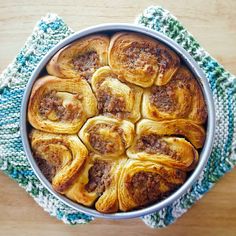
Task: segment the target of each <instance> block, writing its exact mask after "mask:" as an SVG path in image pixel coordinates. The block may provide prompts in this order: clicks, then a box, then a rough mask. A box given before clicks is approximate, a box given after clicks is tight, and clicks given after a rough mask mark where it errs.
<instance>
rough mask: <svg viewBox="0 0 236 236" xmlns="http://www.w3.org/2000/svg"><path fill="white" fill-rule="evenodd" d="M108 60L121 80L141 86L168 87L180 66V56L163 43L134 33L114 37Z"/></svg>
mask: <svg viewBox="0 0 236 236" xmlns="http://www.w3.org/2000/svg"><path fill="white" fill-rule="evenodd" d="M108 61H109V65H110V67H111V68H112V70H113V71H114V72H115V73H116V74H118V75H119V76H120V78H121V79H123V80H125V81H128V82H130V83H133V84H136V85H139V86H141V87H150V86H151V85H152V84H153V83H155V84H157V85H163V84H166V83H167V82H168V81H169V80H170V79H171V77H172V76H173V74H174V73H175V71H176V70H177V69H178V67H179V63H180V61H179V58H178V56H177V55H176V54H175V53H174V52H173V51H172V50H171V49H169V48H167V47H166V46H164V45H163V44H161V43H160V42H158V41H156V40H154V39H152V38H150V37H147V36H143V35H140V34H136V33H130V32H122V33H117V34H114V35H113V36H112V38H111V42H110V46H109V52H108Z"/></svg>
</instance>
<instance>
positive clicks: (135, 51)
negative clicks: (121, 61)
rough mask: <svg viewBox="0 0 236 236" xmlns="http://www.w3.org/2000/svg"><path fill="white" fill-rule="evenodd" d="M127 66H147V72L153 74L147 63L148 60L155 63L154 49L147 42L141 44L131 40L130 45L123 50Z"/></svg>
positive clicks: (131, 67) (150, 66) (132, 67)
mask: <svg viewBox="0 0 236 236" xmlns="http://www.w3.org/2000/svg"><path fill="white" fill-rule="evenodd" d="M124 52H125V55H126V57H127V58H126V61H127V67H128V68H130V69H135V68H144V67H146V68H147V72H148V73H149V74H153V73H154V70H153V67H152V65H149V63H148V62H149V61H150V60H152V61H153V62H156V63H157V57H156V53H157V51H156V49H155V48H153V47H151V46H150V44H149V43H148V42H144V43H142V44H140V43H138V42H132V43H131V47H129V48H127V49H126V50H125V51H124Z"/></svg>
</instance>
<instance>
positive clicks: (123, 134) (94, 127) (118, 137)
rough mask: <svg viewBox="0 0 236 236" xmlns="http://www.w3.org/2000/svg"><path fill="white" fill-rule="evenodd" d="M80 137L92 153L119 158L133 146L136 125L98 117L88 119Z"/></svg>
mask: <svg viewBox="0 0 236 236" xmlns="http://www.w3.org/2000/svg"><path fill="white" fill-rule="evenodd" d="M79 137H80V138H81V140H82V141H83V143H84V144H85V145H86V147H87V148H88V149H89V150H90V151H92V152H94V153H97V154H100V155H104V156H112V157H117V156H120V155H122V154H123V153H124V152H125V149H126V148H128V147H129V146H130V145H131V144H132V141H133V137H134V125H133V124H132V123H131V122H129V121H126V120H117V119H114V118H109V117H105V116H97V117H94V118H90V119H88V121H87V122H86V123H85V125H84V126H83V127H82V129H81V130H80V132H79Z"/></svg>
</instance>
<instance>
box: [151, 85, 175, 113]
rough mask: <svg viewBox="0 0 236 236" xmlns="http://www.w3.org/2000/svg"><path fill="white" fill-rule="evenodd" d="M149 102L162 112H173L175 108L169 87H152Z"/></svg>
mask: <svg viewBox="0 0 236 236" xmlns="http://www.w3.org/2000/svg"><path fill="white" fill-rule="evenodd" d="M150 102H151V104H153V105H154V106H156V107H157V108H158V109H159V110H160V111H163V112H166V111H168V112H173V111H175V110H176V107H177V102H176V99H175V93H174V90H173V88H172V87H171V86H169V85H163V86H153V87H152V89H151V96H150Z"/></svg>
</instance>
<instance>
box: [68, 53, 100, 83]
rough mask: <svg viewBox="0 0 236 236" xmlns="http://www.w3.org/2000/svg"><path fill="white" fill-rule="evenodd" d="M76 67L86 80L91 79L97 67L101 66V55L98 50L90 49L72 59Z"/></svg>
mask: <svg viewBox="0 0 236 236" xmlns="http://www.w3.org/2000/svg"><path fill="white" fill-rule="evenodd" d="M72 62H73V65H74V68H75V69H76V70H77V71H79V72H80V75H81V77H83V78H84V79H86V80H91V77H92V75H93V73H94V72H95V70H96V69H98V68H99V66H100V62H99V56H98V54H97V52H95V51H90V52H87V53H84V54H82V55H79V56H78V57H76V58H74V59H73V60H72Z"/></svg>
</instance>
